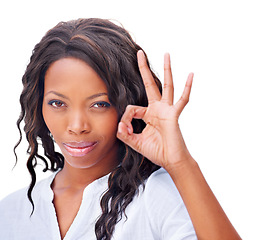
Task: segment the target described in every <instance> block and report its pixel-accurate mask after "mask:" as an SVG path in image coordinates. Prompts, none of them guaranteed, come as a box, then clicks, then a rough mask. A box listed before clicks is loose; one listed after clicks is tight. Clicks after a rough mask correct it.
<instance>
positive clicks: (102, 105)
mask: <svg viewBox="0 0 270 240" xmlns="http://www.w3.org/2000/svg"><path fill="white" fill-rule="evenodd" d="M110 106H111V104H109V103H107V102H96V103H94V104H93V105H92V107H94V108H109V107H110Z"/></svg>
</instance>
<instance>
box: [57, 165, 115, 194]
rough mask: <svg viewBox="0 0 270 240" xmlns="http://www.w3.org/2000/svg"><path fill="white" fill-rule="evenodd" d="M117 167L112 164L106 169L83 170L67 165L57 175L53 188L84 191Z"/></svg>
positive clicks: (92, 168) (91, 168)
mask: <svg viewBox="0 0 270 240" xmlns="http://www.w3.org/2000/svg"><path fill="white" fill-rule="evenodd" d="M117 165H118V164H117V163H112V164H111V166H107V167H106V168H105V169H104V168H102V169H100V168H99V167H96V166H95V167H90V168H83V169H82V168H74V167H72V166H70V165H69V164H65V165H64V168H63V169H62V170H61V171H60V172H59V173H58V174H57V175H56V177H55V179H54V181H53V184H52V188H53V189H57V188H73V189H78V190H79V189H84V188H85V187H86V186H87V185H89V184H90V183H92V182H93V181H95V180H97V179H99V178H101V177H103V176H105V175H107V174H108V173H110V172H111V171H112V170H113V169H114V168H115V167H116V166H117Z"/></svg>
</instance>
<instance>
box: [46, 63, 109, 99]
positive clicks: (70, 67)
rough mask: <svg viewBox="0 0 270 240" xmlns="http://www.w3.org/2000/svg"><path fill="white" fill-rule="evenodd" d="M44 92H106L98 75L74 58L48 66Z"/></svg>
mask: <svg viewBox="0 0 270 240" xmlns="http://www.w3.org/2000/svg"><path fill="white" fill-rule="evenodd" d="M44 90H45V92H46V91H50V90H58V91H70V90H72V91H76V90H78V91H79V92H81V94H83V93H84V92H89V91H90V92H93V91H103V92H104V91H106V92H107V88H106V85H105V83H104V82H103V80H102V79H101V78H100V77H99V75H98V74H97V73H96V72H95V71H94V70H93V68H91V67H90V66H89V65H88V64H87V63H86V62H84V61H82V60H80V59H76V58H62V59H60V60H57V61H55V62H54V63H52V64H51V65H50V67H49V68H48V70H47V72H46V74H45V83H44Z"/></svg>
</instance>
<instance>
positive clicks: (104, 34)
mask: <svg viewBox="0 0 270 240" xmlns="http://www.w3.org/2000/svg"><path fill="white" fill-rule="evenodd" d="M140 49H141V47H140V46H139V45H137V44H136V43H135V42H134V41H133V39H132V38H131V36H130V34H129V33H128V32H127V31H126V30H125V29H124V28H122V27H120V26H118V25H116V24H114V23H112V22H111V21H109V20H103V19H97V18H90V19H78V20H74V21H68V22H60V23H59V24H58V25H56V26H55V27H54V28H52V29H51V30H49V31H48V32H47V33H46V34H45V36H44V37H43V38H42V40H41V41H40V42H39V43H38V44H37V45H36V46H35V48H34V50H33V54H32V56H31V58H30V63H29V64H28V66H27V68H26V71H25V74H24V75H23V78H22V82H23V86H24V88H23V91H22V93H21V96H20V104H21V114H20V117H19V119H18V121H17V126H18V128H19V131H20V140H19V142H18V143H17V145H16V146H15V149H16V147H17V146H18V145H19V144H20V142H21V139H22V133H21V128H20V125H21V122H22V121H24V123H25V125H24V131H25V133H26V138H27V141H28V143H29V146H28V150H27V152H28V153H29V158H28V161H27V168H28V170H29V172H30V175H31V183H30V186H29V189H28V198H29V200H30V202H31V204H32V206H33V211H34V202H33V199H32V196H31V193H32V191H33V188H34V186H35V183H36V173H35V167H36V165H37V161H38V160H41V161H42V162H43V163H44V164H45V168H44V171H47V170H51V171H57V170H59V169H62V168H63V166H64V157H63V155H62V154H60V153H58V152H56V151H55V148H54V141H53V139H52V136H51V134H50V132H49V130H48V128H47V126H46V124H45V122H44V119H43V116H42V102H43V95H44V76H45V73H46V71H47V69H48V68H49V66H50V65H51V64H52V63H53V62H55V61H57V60H59V59H61V58H65V57H74V58H78V59H81V60H83V61H84V62H86V63H87V64H89V66H90V67H92V68H93V69H94V70H95V71H96V72H97V73H98V75H99V76H100V78H101V79H102V80H103V81H104V82H105V84H106V86H107V89H108V96H109V101H110V102H111V104H112V105H113V106H114V107H115V108H116V110H117V112H118V116H119V120H120V118H121V116H122V114H123V113H124V111H125V109H126V106H127V105H139V106H147V104H148V101H147V96H146V92H145V87H144V84H143V81H142V78H141V75H140V72H139V68H138V62H137V52H138V50H140ZM147 63H148V65H149V62H148V60H147ZM152 74H153V77H154V79H155V81H156V84H157V86H158V87H159V89H160V91H161V83H160V81H159V79H158V78H157V77H156V75H155V74H154V73H153V72H152ZM132 124H133V128H134V131H135V132H141V131H142V130H143V128H144V127H145V123H144V122H143V121H142V120H133V121H132ZM40 142H41V144H39V143H40ZM40 145H42V147H43V149H44V154H43V155H41V154H39V153H38V148H39V146H40ZM119 161H120V163H121V164H119V166H118V167H117V168H116V169H114V170H113V171H112V172H111V174H110V176H109V180H108V190H107V191H106V193H104V195H103V196H102V199H101V202H100V205H101V209H102V214H101V216H100V217H99V219H98V220H97V222H96V225H95V232H96V236H97V239H98V240H105V239H106V240H108V239H111V236H112V234H113V231H114V227H115V224H116V223H117V222H118V221H119V220H120V219H121V218H122V217H123V214H124V213H125V209H126V207H127V206H128V204H129V203H130V202H131V201H132V200H133V198H134V196H135V195H136V193H137V192H138V188H139V186H140V185H142V184H143V182H144V180H145V179H147V178H148V177H149V175H150V174H151V173H152V172H154V171H155V170H157V169H158V168H159V167H158V166H157V165H155V164H153V163H152V162H150V161H149V160H148V159H146V158H144V157H143V156H142V155H140V154H139V153H137V152H136V151H134V150H133V149H131V148H130V147H128V146H127V145H126V144H124V143H123V142H121V141H120V144H119Z"/></svg>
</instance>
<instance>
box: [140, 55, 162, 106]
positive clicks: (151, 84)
mask: <svg viewBox="0 0 270 240" xmlns="http://www.w3.org/2000/svg"><path fill="white" fill-rule="evenodd" d="M137 58H138V65H139V70H140V73H141V76H142V79H143V83H144V86H145V90H146V94H147V98H148V102H149V103H150V102H152V101H159V100H160V99H161V94H160V92H159V89H158V87H157V85H156V83H155V80H154V78H153V76H152V73H151V71H150V69H149V67H148V65H147V62H146V58H145V55H144V53H143V51H142V50H139V51H138V53H137Z"/></svg>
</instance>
